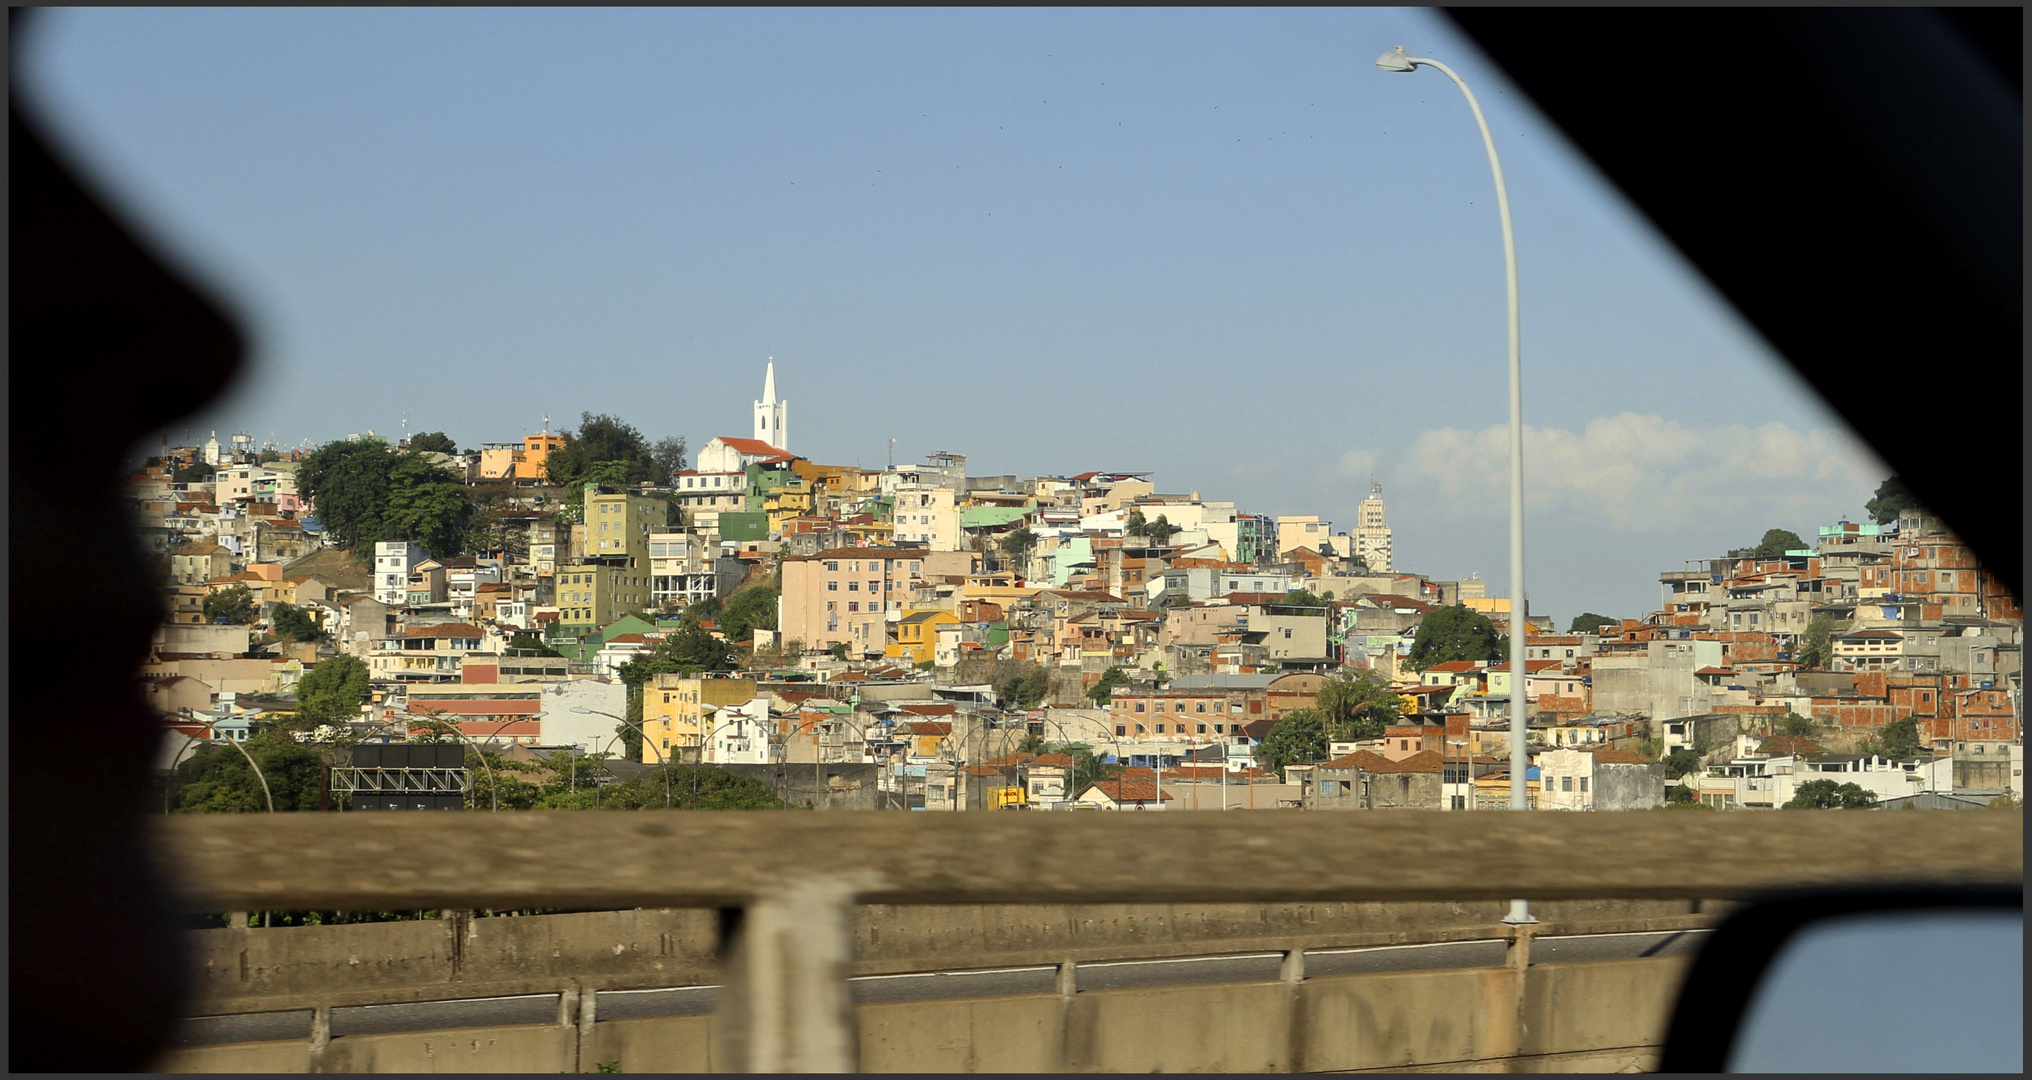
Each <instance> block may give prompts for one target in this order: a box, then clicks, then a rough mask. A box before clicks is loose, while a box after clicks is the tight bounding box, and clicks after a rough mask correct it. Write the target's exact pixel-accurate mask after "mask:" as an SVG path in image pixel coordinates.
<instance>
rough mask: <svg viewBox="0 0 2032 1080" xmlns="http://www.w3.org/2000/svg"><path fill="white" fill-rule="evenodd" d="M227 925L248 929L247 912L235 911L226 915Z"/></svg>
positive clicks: (236, 928)
mask: <svg viewBox="0 0 2032 1080" xmlns="http://www.w3.org/2000/svg"><path fill="white" fill-rule="evenodd" d="M226 925H227V926H228V927H230V928H232V929H234V930H245V929H247V913H246V912H244V911H235V912H232V913H230V914H228V915H227V916H226Z"/></svg>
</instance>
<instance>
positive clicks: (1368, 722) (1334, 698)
mask: <svg viewBox="0 0 2032 1080" xmlns="http://www.w3.org/2000/svg"><path fill="white" fill-rule="evenodd" d="M1403 705H1404V699H1403V698H1401V697H1399V696H1397V695H1396V694H1395V693H1393V692H1391V690H1390V686H1389V684H1388V683H1386V682H1384V681H1383V679H1382V677H1381V676H1379V675H1377V674H1376V673H1375V672H1373V671H1356V672H1354V673H1352V674H1343V675H1336V676H1334V677H1333V678H1331V679H1328V680H1326V681H1325V682H1323V683H1321V684H1320V688H1319V693H1318V695H1317V696H1316V697H1315V698H1314V704H1312V705H1309V706H1305V707H1303V708H1298V709H1293V710H1291V711H1290V712H1288V713H1285V714H1284V715H1283V716H1282V717H1281V718H1279V719H1278V721H1277V723H1276V724H1274V725H1272V726H1271V728H1270V731H1269V733H1268V734H1266V735H1265V736H1264V737H1263V742H1262V743H1261V744H1260V745H1258V746H1257V747H1256V760H1257V761H1260V762H1262V763H1263V764H1265V765H1268V766H1270V767H1271V768H1274V769H1277V770H1279V771H1280V772H1281V771H1282V770H1283V769H1284V767H1285V766H1287V765H1297V764H1304V763H1307V762H1314V761H1324V760H1326V757H1327V750H1328V744H1329V743H1332V742H1338V741H1345V740H1350V739H1373V738H1377V737H1379V736H1381V735H1382V734H1383V731H1384V729H1385V728H1387V727H1388V726H1389V725H1390V723H1391V722H1392V721H1393V720H1395V719H1396V718H1397V717H1398V716H1401V715H1402V714H1403Z"/></svg>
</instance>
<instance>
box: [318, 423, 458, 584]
mask: <svg viewBox="0 0 2032 1080" xmlns="http://www.w3.org/2000/svg"><path fill="white" fill-rule="evenodd" d="M296 481H297V488H298V490H300V491H302V492H303V493H304V495H305V497H306V498H308V499H310V500H311V501H312V502H313V503H315V505H316V507H317V517H318V520H319V521H321V522H323V523H324V526H325V530H326V535H327V536H329V537H330V538H331V541H332V542H333V543H334V544H336V545H337V546H339V547H342V548H346V549H348V550H353V551H359V550H364V549H371V548H372V547H373V546H374V545H375V544H376V543H379V542H381V541H384V540H389V541H395V540H407V541H409V542H411V543H416V544H421V545H423V547H424V548H425V549H426V550H428V551H429V552H430V553H431V554H433V555H435V556H438V557H440V558H450V557H452V556H455V555H457V554H458V553H459V552H460V551H461V550H463V545H464V542H465V538H466V533H467V531H468V530H469V529H470V527H471V525H472V521H473V516H474V508H473V503H472V500H471V498H469V497H468V496H467V493H466V487H465V482H464V481H463V480H461V479H460V478H459V477H458V476H456V475H454V474H453V473H452V472H451V471H450V470H449V469H445V468H443V467H441V466H438V465H434V464H432V463H431V462H430V460H429V459H428V458H425V457H424V456H423V455H421V454H415V453H396V452H395V451H394V450H392V449H390V448H389V446H388V444H387V443H386V442H383V441H381V440H379V439H363V440H360V441H358V442H354V441H350V440H341V441H337V442H330V443H326V444H325V445H323V446H321V447H319V448H318V449H316V450H314V451H312V452H311V454H310V456H309V457H307V458H305V459H304V462H303V466H302V467H301V468H299V469H298V470H297V473H296Z"/></svg>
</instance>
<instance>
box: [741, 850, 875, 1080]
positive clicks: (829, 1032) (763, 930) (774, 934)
mask: <svg viewBox="0 0 2032 1080" xmlns="http://www.w3.org/2000/svg"><path fill="white" fill-rule="evenodd" d="M857 891H858V890H857V889H856V887H855V884H854V883H852V882H849V881H845V880H840V879H817V880H812V879H807V880H804V881H798V882H792V883H787V884H786V885H785V886H784V887H783V888H781V889H779V890H777V891H775V892H773V893H770V894H768V895H765V896H762V897H759V898H758V899H756V900H755V901H753V902H752V903H750V904H749V905H748V906H747V907H746V908H742V909H737V910H728V911H723V912H722V913H721V941H722V950H723V951H722V960H721V963H722V972H723V974H722V975H721V978H720V982H721V990H720V993H721V994H722V995H723V996H722V998H721V1005H720V1009H721V1018H722V1020H723V1021H724V1022H725V1024H726V1028H725V1031H726V1035H725V1038H726V1046H727V1052H728V1053H727V1057H728V1061H729V1063H730V1065H731V1066H732V1069H733V1071H735V1072H854V1071H855V1070H856V1067H857V1066H858V1064H859V1062H858V1060H857V1059H858V1057H859V1052H858V1045H857V1041H858V1040H857V1038H856V1029H855V1016H854V1006H853V999H852V997H851V995H850V993H849V991H848V987H847V975H848V972H849V970H850V969H851V967H852V962H853V954H854V938H853V920H852V914H853V904H854V895H855V893H856V892H857Z"/></svg>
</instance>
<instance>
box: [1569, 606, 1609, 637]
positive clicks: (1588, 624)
mask: <svg viewBox="0 0 2032 1080" xmlns="http://www.w3.org/2000/svg"><path fill="white" fill-rule="evenodd" d="M1621 625H1623V620H1621V619H1611V618H1609V617H1608V616H1607V615H1597V614H1595V613H1594V612H1592V611H1583V612H1581V613H1580V614H1578V615H1575V616H1574V617H1573V622H1571V623H1568V624H1567V627H1566V632H1567V633H1569V634H1598V633H1601V630H1602V627H1604V626H1606V627H1608V628H1609V629H1611V630H1613V629H1615V628H1616V627H1619V626H1621Z"/></svg>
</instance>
